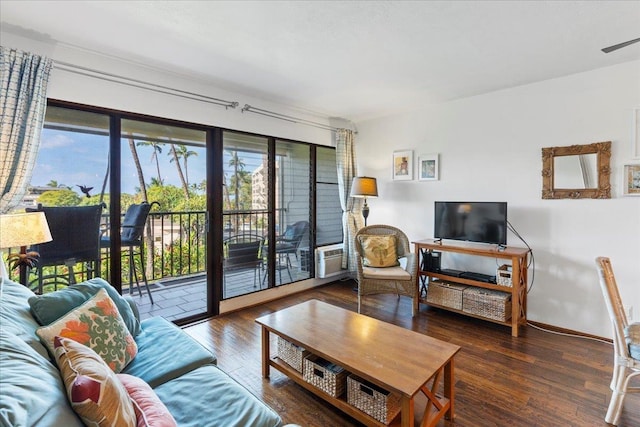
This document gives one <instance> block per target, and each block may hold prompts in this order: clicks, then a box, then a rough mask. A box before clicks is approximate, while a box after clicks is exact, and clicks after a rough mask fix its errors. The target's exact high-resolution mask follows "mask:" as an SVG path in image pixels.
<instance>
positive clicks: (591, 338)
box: [527, 322, 613, 345]
mask: <svg viewBox="0 0 640 427" xmlns="http://www.w3.org/2000/svg"><path fill="white" fill-rule="evenodd" d="M527 326H531V327H532V328H534V329H538V330H539V331H543V332H548V333H550V334H555V335H562V336H564V337H572V338H582V339H585V340H591V341H597V342H601V343H605V344H610V345H613V343H612V342H611V341H607V340H605V339H601V338H596V337H589V336H586V335H578V334H569V333H566V332H559V331H552V330H551V329H545V328H542V327H540V326H536V325H533V324H531V323H529V322H527Z"/></svg>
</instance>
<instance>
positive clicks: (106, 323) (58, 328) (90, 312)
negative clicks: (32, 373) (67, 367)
mask: <svg viewBox="0 0 640 427" xmlns="http://www.w3.org/2000/svg"><path fill="white" fill-rule="evenodd" d="M36 333H37V334H38V336H39V337H40V338H41V339H42V341H43V342H44V344H45V345H46V346H47V347H48V348H49V350H50V351H51V354H54V339H55V338H56V337H58V336H60V337H64V338H69V339H72V340H74V341H76V342H79V343H80V344H84V345H86V346H87V347H90V348H91V349H92V350H94V351H95V352H96V353H97V354H98V355H99V356H100V357H102V359H103V360H104V361H105V362H106V364H107V365H108V366H109V368H111V369H112V370H113V371H114V372H116V373H118V372H120V371H122V369H123V368H124V367H125V366H127V365H128V364H129V362H131V360H133V358H134V357H135V355H136V354H137V353H138V347H137V345H136V342H135V341H134V339H133V336H132V335H131V333H130V332H129V330H128V329H127V325H125V324H124V321H123V320H122V317H121V316H120V313H119V312H118V309H117V308H116V306H115V304H114V302H113V301H112V300H111V298H109V295H108V294H107V291H105V290H104V289H100V290H99V291H98V293H97V294H95V295H94V296H93V297H92V298H91V299H89V300H88V301H87V302H85V303H84V304H82V305H81V306H80V307H77V308H75V309H74V310H71V311H70V312H69V313H67V314H65V315H64V316H62V317H61V318H60V319H58V320H56V321H55V322H53V323H51V324H50V325H47V326H42V327H41V328H38V330H37V331H36Z"/></svg>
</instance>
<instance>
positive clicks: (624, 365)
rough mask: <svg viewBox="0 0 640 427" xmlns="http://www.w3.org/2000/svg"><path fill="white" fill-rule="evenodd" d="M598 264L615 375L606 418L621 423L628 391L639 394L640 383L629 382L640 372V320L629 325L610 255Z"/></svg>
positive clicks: (599, 260) (601, 259) (610, 422)
mask: <svg viewBox="0 0 640 427" xmlns="http://www.w3.org/2000/svg"><path fill="white" fill-rule="evenodd" d="M596 264H597V266H598V275H599V277H600V288H601V289H602V294H603V296H604V302H605V304H606V306H607V311H608V312H609V317H610V318H611V324H612V326H613V355H614V357H613V377H612V379H611V384H610V385H609V387H610V388H611V390H612V393H611V400H610V401H609V408H608V409H607V414H606V416H605V418H604V420H605V422H607V423H609V424H613V425H618V421H619V420H620V414H621V413H622V407H623V404H624V397H625V394H626V393H640V386H638V387H631V386H630V385H629V383H630V381H631V379H632V378H634V377H636V376H638V375H640V322H636V323H633V324H629V320H628V319H627V315H626V313H625V311H624V306H623V305H622V299H621V298H620V293H619V292H618V285H617V284H616V278H615V276H614V275H613V268H612V267H611V261H610V260H609V258H606V257H598V258H596Z"/></svg>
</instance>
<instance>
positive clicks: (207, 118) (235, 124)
mask: <svg viewBox="0 0 640 427" xmlns="http://www.w3.org/2000/svg"><path fill="white" fill-rule="evenodd" d="M0 40H2V45H3V46H6V47H10V48H16V49H21V50H24V51H27V52H32V53H36V54H39V55H45V56H47V57H49V58H52V59H53V60H54V68H53V70H52V73H51V77H50V79H49V87H48V90H47V97H49V98H52V99H59V100H64V101H70V102H76V103H80V104H87V105H94V106H99V107H105V108H113V109H117V110H122V111H128V112H134V113H141V114H146V115H149V116H156V117H164V118H170V119H176V120H184V121H186V122H192V123H199V124H206V125H214V126H220V127H223V128H227V129H234V130H241V131H246V132H255V133H259V134H264V135H270V136H276V137H280V138H287V139H293V140H297V141H304V142H311V143H314V144H320V145H332V144H333V140H332V138H333V135H332V132H330V131H327V130H323V129H319V128H316V127H310V126H305V125H300V124H295V123H290V122H287V121H282V120H277V119H274V118H269V117H265V116H261V115H257V114H254V113H249V112H245V113H242V112H241V108H242V107H243V106H244V105H245V104H250V105H252V106H254V107H258V108H261V109H265V110H270V111H275V112H278V113H282V114H286V115H289V116H292V117H297V118H301V119H306V120H311V121H314V122H318V123H322V124H327V125H329V119H328V118H326V117H318V116H315V115H311V114H309V113H308V112H306V111H300V110H296V109H292V108H291V107H286V106H284V105H279V104H274V103H270V102H267V101H264V100H261V99H257V98H254V97H251V96H248V95H245V94H241V93H237V92H230V91H228V90H224V89H221V88H218V87H214V86H212V85H211V84H209V83H207V82H204V81H198V80H194V79H191V78H188V77H185V76H182V75H179V74H171V73H167V72H163V71H160V70H157V69H152V68H148V67H145V66H143V65H140V64H134V63H130V62H124V61H121V60H117V59H114V58H110V57H106V56H103V55H98V54H95V53H90V52H85V51H82V50H79V49H75V48H72V47H69V46H65V45H56V44H51V43H50V42H47V41H37V40H32V39H28V38H25V37H21V36H18V35H15V34H12V33H7V32H0ZM56 62H58V63H59V65H61V64H62V63H68V64H73V65H76V66H81V67H85V68H89V69H92V70H100V71H102V72H105V73H110V74H113V75H116V76H122V77H127V78H130V79H136V80H140V81H144V82H149V83H153V84H156V85H162V86H166V87H170V88H173V89H179V90H182V91H187V92H192V93H196V94H200V95H205V96H210V97H214V98H219V99H224V100H228V101H237V102H239V103H240V106H239V107H237V108H235V109H233V108H229V109H225V108H224V107H221V106H217V105H212V104H208V103H204V102H200V101H195V100H192V99H185V98H183V97H179V96H173V95H168V94H164V93H158V92H155V91H151V90H146V89H140V88H136V87H132V86H129V85H123V84H121V83H114V82H112V81H105V80H103V79H100V78H96V77H87V76H84V75H80V74H77V73H73V72H70V71H67V70H66V69H63V68H62V67H57V66H55V63H56ZM67 68H68V67H67Z"/></svg>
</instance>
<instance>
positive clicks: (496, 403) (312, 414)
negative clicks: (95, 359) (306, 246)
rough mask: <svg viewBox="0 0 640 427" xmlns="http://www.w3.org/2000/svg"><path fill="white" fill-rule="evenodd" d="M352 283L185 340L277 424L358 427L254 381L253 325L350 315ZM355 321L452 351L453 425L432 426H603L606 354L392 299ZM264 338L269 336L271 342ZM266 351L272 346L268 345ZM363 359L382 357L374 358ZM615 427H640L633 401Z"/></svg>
mask: <svg viewBox="0 0 640 427" xmlns="http://www.w3.org/2000/svg"><path fill="white" fill-rule="evenodd" d="M352 288H353V282H338V283H333V284H330V285H327V286H324V287H321V288H317V289H313V290H309V291H305V292H303V293H300V294H296V295H294V296H290V297H286V298H283V299H280V300H277V301H273V302H270V303H266V304H262V305H259V306H256V307H252V308H248V309H245V310H242V311H238V312H235V313H231V314H227V315H223V316H220V317H218V318H215V319H211V320H208V321H206V322H203V323H200V324H197V325H192V326H189V327H186V328H185V330H186V332H187V333H189V334H190V335H191V336H193V337H194V338H195V339H197V340H198V341H200V342H201V343H202V344H203V345H204V346H206V347H208V348H211V349H213V350H214V351H215V353H216V354H217V356H218V365H219V366H220V368H222V369H223V370H224V371H226V372H227V373H229V374H230V375H231V376H232V377H233V378H234V379H236V380H237V381H238V382H240V383H241V384H243V385H244V386H245V387H247V388H248V389H249V390H251V392H253V393H254V394H255V395H257V396H258V397H259V398H261V399H262V400H264V401H265V402H266V403H267V404H268V405H270V406H271V407H272V408H274V409H275V410H276V411H277V412H278V413H279V414H280V415H281V417H282V418H283V420H284V422H285V423H296V424H300V425H301V426H303V427H312V426H327V427H339V426H360V425H361V424H359V423H358V422H356V421H355V420H353V419H352V418H350V417H348V416H346V415H344V414H343V413H342V412H341V411H338V410H336V409H334V408H333V407H332V406H331V405H329V404H327V403H325V402H324V401H323V400H322V399H320V398H317V397H315V396H313V395H312V394H311V393H309V392H307V391H305V390H304V389H302V388H301V387H299V386H298V385H296V384H295V383H294V382H293V381H291V380H289V379H288V378H287V377H285V376H284V375H282V374H281V373H279V372H277V371H276V370H274V369H272V370H271V378H270V379H269V380H264V379H263V378H262V376H261V361H260V354H261V353H260V327H259V326H258V325H257V324H256V323H255V322H254V320H255V319H256V318H257V317H260V316H262V315H264V314H268V313H271V312H273V311H276V310H279V309H282V308H285V307H288V306H290V305H294V304H297V303H300V302H303V301H306V300H308V299H313V298H315V299H319V300H322V301H325V302H327V303H330V304H334V305H337V306H340V307H343V308H346V309H350V310H354V311H355V310H356V308H357V295H356V293H355V292H353V291H352ZM363 314H366V315H368V316H372V317H375V318H377V319H380V320H384V321H386V322H390V323H393V324H396V325H399V326H402V327H405V328H408V329H412V330H414V331H417V332H420V333H423V334H426V335H429V336H432V337H434V338H438V339H441V340H444V341H448V342H451V343H455V344H457V345H460V346H461V347H462V350H461V351H460V352H459V353H458V355H457V356H456V359H455V364H456V365H455V366H456V367H455V369H456V370H455V391H456V400H455V404H456V406H455V408H456V409H455V420H454V422H445V421H441V422H440V423H439V424H438V426H453V425H455V426H500V427H502V426H505V427H506V426H509V427H511V426H514V427H523V426H540V427H543V426H575V427H585V426H607V425H608V424H606V423H605V422H604V415H605V413H606V410H607V404H608V402H609V398H610V394H611V392H610V390H609V381H610V380H611V366H612V362H613V349H612V345H611V344H608V343H603V342H598V341H594V340H589V339H583V338H574V337H567V336H562V335H556V334H551V333H548V332H544V331H540V330H537V329H534V328H532V327H530V326H527V327H522V328H521V330H520V336H519V337H518V338H514V337H512V336H511V333H510V332H511V330H510V328H508V327H506V326H501V325H497V324H493V323H490V322H485V321H481V320H477V319H473V318H469V317H466V316H462V315H457V314H454V313H450V312H447V311H444V310H438V309H434V308H430V307H428V306H425V305H421V310H420V313H419V315H418V316H416V317H415V318H412V317H411V301H410V300H409V299H408V298H406V297H401V298H400V300H398V299H397V297H396V296H395V295H379V296H369V297H366V298H365V305H364V306H363ZM272 337H273V336H272ZM272 349H274V350H273V351H275V345H273V344H272ZM371 351H384V349H383V348H379V349H371ZM619 426H621V427H631V426H634V427H638V426H640V395H638V394H635V395H633V394H628V395H627V398H626V402H625V407H624V411H623V413H622V417H621V420H620V424H619Z"/></svg>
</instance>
